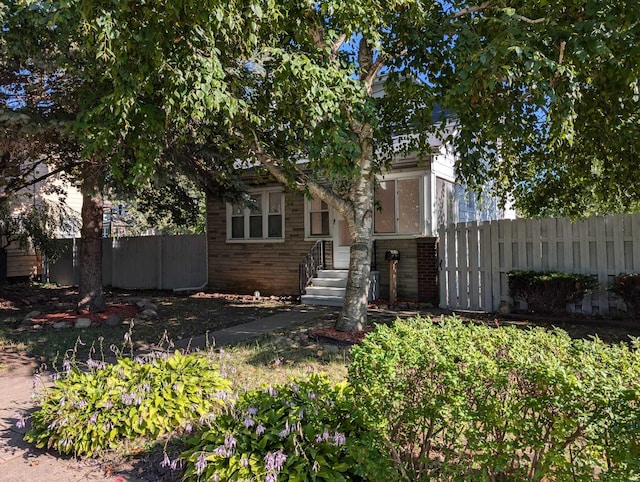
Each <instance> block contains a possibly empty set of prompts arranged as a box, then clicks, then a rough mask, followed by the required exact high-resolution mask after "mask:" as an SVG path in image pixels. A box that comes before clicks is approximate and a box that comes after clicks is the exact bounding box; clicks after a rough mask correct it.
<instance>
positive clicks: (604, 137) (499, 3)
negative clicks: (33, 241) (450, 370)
mask: <svg viewBox="0 0 640 482" xmlns="http://www.w3.org/2000/svg"><path fill="white" fill-rule="evenodd" d="M3 5H4V6H5V7H7V9H8V11H9V12H10V13H9V14H8V16H7V18H8V19H9V20H11V22H12V25H13V27H11V28H9V29H8V32H9V35H8V36H7V38H10V37H11V35H20V34H22V35H26V36H27V37H33V35H32V34H31V33H30V32H31V31H32V30H30V29H29V28H30V23H29V22H31V24H34V23H37V24H38V25H45V26H46V27H47V29H46V33H43V34H42V35H41V38H38V39H37V41H36V40H34V41H31V40H25V41H24V42H23V44H21V49H22V50H23V51H24V50H25V49H27V50H28V49H29V48H32V50H33V52H34V56H36V53H37V52H38V51H42V49H43V48H45V50H46V49H47V48H49V49H50V51H51V52H54V51H55V52H60V55H59V57H58V63H57V70H56V71H55V72H56V74H58V73H60V72H63V73H64V74H65V75H67V74H70V75H71V78H74V79H76V83H77V84H78V88H77V89H75V90H74V97H73V98H74V99H75V101H74V103H73V105H76V106H80V110H79V111H78V115H77V116H76V121H75V122H74V124H73V126H74V132H75V134H76V136H77V138H78V139H81V142H80V144H81V145H82V146H83V147H84V149H85V156H87V157H91V158H94V157H102V158H105V159H109V160H110V161H111V163H112V167H113V169H114V172H115V173H116V174H117V175H126V176H127V177H128V178H129V179H134V180H136V179H142V178H145V177H147V176H149V175H150V174H151V173H152V172H153V170H154V169H155V168H156V167H157V166H158V161H159V160H160V161H161V160H163V159H165V158H166V156H167V155H168V153H171V155H174V156H175V157H174V158H181V157H182V156H183V155H184V153H185V152H186V153H188V154H189V156H188V157H189V158H190V159H196V160H197V163H198V164H200V165H202V166H212V165H213V166H215V169H214V171H215V172H216V173H217V174H219V177H217V179H219V180H223V181H224V180H226V179H233V174H234V168H236V167H238V166H239V165H240V164H241V163H243V162H245V163H246V164H252V163H254V162H255V161H259V162H260V165H261V166H262V167H264V168H266V169H267V170H268V171H269V172H270V173H271V174H272V175H273V176H275V177H276V179H278V180H279V181H280V182H282V183H284V184H286V185H287V186H290V187H292V188H298V189H302V190H305V191H306V192H308V193H309V194H311V195H313V196H316V197H320V198H322V199H323V200H325V201H326V202H328V203H329V204H331V205H332V206H333V207H334V208H335V209H336V210H337V211H338V212H339V213H340V214H341V215H342V216H343V217H344V218H345V220H346V222H347V224H348V227H349V231H350V234H351V237H352V240H353V243H352V249H351V252H352V256H351V265H350V272H351V273H356V274H354V275H352V276H351V277H350V281H349V283H348V285H347V302H346V304H345V306H347V305H350V306H351V308H345V310H343V316H344V317H345V318H351V319H352V320H353V319H356V318H358V319H359V320H362V318H363V317H362V313H363V311H364V313H366V296H363V295H365V294H366V290H367V288H366V286H367V285H368V274H369V268H368V259H369V256H370V247H371V239H372V218H373V210H374V204H373V188H374V184H375V175H376V174H377V173H379V172H381V171H382V170H383V169H384V168H385V167H386V166H388V164H389V162H390V160H391V159H392V158H393V157H394V156H395V155H398V154H401V153H403V152H406V151H418V152H420V153H423V154H425V158H427V156H426V155H428V154H429V142H428V134H429V131H431V132H435V131H438V132H439V134H440V135H441V136H443V137H446V138H447V140H449V141H452V142H455V145H456V152H457V153H458V155H459V157H458V164H457V168H458V173H459V174H460V175H461V176H462V177H463V179H464V180H465V181H466V182H467V183H468V184H470V185H471V187H476V188H477V187H480V186H483V185H484V183H485V181H487V180H494V181H495V183H494V184H493V185H494V186H495V190H496V192H497V193H498V194H499V195H501V196H502V197H503V199H506V198H507V197H508V196H511V195H513V196H514V197H515V201H516V204H517V206H518V207H519V208H520V209H521V210H522V212H524V213H528V214H547V213H560V214H570V215H579V214H582V213H584V212H587V211H588V212H605V211H613V210H616V211H617V210H628V209H632V208H633V206H634V203H637V200H638V198H639V194H640V193H639V192H638V183H637V182H636V181H637V174H636V169H635V165H636V160H637V154H638V147H639V146H638V143H639V142H640V141H639V139H640V136H638V128H639V127H640V126H639V124H638V120H639V119H638V95H639V92H638V82H637V79H638V64H639V62H638V60H639V58H640V55H639V51H638V42H637V38H639V36H638V34H639V33H640V32H638V30H639V28H640V27H639V25H638V23H639V22H640V5H639V4H638V3H637V2H636V1H635V0H633V1H632V0H615V1H613V0H605V1H602V0H536V1H531V0H529V1H523V0H487V1H484V2H479V3H474V2H471V1H469V0H450V1H449V0H448V1H445V0H391V1H384V2H382V1H380V0H363V1H359V2H344V1H338V0H322V1H309V0H279V1H275V0H267V1H258V0H235V1H226V0H225V1H223V0H204V1H196V0H179V1H175V2H170V3H158V2H143V1H139V0H125V1H122V2H119V3H118V5H117V8H114V4H113V3H112V2H107V1H104V0H66V1H64V2H47V1H43V0H22V1H19V2H4V3H3ZM34 12H37V14H38V15H39V18H36V20H33V18H34V17H38V15H35V14H34ZM23 18H24V21H23ZM16 19H17V20H19V21H17V20H16ZM21 29H22V30H21ZM41 30H42V29H41ZM60 36H62V37H64V39H62V40H60V38H59V37H60ZM49 38H51V39H53V40H51V41H50V40H49ZM8 45H11V44H10V43H8ZM49 45H51V47H49ZM7 51H10V49H7ZM34 58H35V57H34ZM32 64H33V65H32V66H33V67H34V68H35V67H37V66H36V65H35V63H33V62H32ZM14 72H21V71H19V70H18V71H14ZM51 72H53V71H51ZM49 75H51V73H50V74H49ZM43 78H45V79H46V78H47V77H43ZM378 79H384V95H381V94H380V92H379V89H378V85H377V84H376V82H377V80H378ZM39 105H40V106H41V107H42V106H43V105H46V104H39ZM60 105H61V106H64V105H67V104H64V103H61V104H60ZM437 106H440V108H437ZM446 120H451V122H450V123H449V124H447V125H448V126H450V127H452V128H450V129H444V130H443V129H439V128H440V127H442V123H443V122H444V121H446ZM194 154H195V155H194ZM301 159H305V160H307V164H306V168H305V169H301V167H300V162H299V161H300V160H301ZM352 302H353V303H352ZM354 303H355V304H354ZM355 306H357V308H354V307H355ZM349 311H350V313H347V312H349ZM357 313H360V315H357Z"/></svg>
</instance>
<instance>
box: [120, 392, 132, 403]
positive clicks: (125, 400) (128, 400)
mask: <svg viewBox="0 0 640 482" xmlns="http://www.w3.org/2000/svg"><path fill="white" fill-rule="evenodd" d="M120 398H121V399H122V403H124V404H125V405H132V404H133V400H134V398H135V397H134V396H133V395H132V394H130V393H123V394H122V397H120Z"/></svg>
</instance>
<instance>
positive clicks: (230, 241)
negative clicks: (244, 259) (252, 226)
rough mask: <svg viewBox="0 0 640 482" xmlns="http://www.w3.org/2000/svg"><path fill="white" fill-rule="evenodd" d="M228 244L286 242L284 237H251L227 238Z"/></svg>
mask: <svg viewBox="0 0 640 482" xmlns="http://www.w3.org/2000/svg"><path fill="white" fill-rule="evenodd" d="M225 242H226V243H227V244H277V243H284V238H264V239H262V238H250V239H227V240H226V241H225Z"/></svg>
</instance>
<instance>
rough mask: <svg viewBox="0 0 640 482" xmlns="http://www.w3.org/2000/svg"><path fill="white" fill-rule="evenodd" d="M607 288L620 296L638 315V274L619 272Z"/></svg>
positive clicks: (639, 315)
mask: <svg viewBox="0 0 640 482" xmlns="http://www.w3.org/2000/svg"><path fill="white" fill-rule="evenodd" d="M609 290H610V291H612V292H614V293H615V294H617V295H618V296H619V297H620V298H622V299H623V300H624V302H625V303H626V304H627V306H628V307H629V308H630V309H631V310H632V311H633V313H634V314H635V315H636V316H637V317H640V274H637V273H634V274H624V273H621V274H619V275H618V276H616V277H615V278H614V280H613V283H612V284H611V286H610V287H609Z"/></svg>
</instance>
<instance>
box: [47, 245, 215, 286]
mask: <svg viewBox="0 0 640 482" xmlns="http://www.w3.org/2000/svg"><path fill="white" fill-rule="evenodd" d="M59 242H61V243H65V244H68V245H69V249H67V250H66V251H65V253H64V255H63V256H62V257H61V258H60V259H59V260H57V261H56V262H55V263H50V264H49V280H50V281H51V282H53V283H58V284H60V285H77V284H78V267H77V259H78V258H77V253H74V249H73V247H74V246H76V250H75V251H77V246H78V245H79V243H80V242H79V240H71V239H64V240H60V241H59ZM102 247H103V255H102V282H103V285H104V286H113V287H114V288H124V289H178V288H195V287H200V286H203V285H205V284H206V282H207V257H206V252H207V247H206V236H205V235H204V234H198V235H186V236H141V237H129V238H106V239H104V240H103V245H102Z"/></svg>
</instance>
